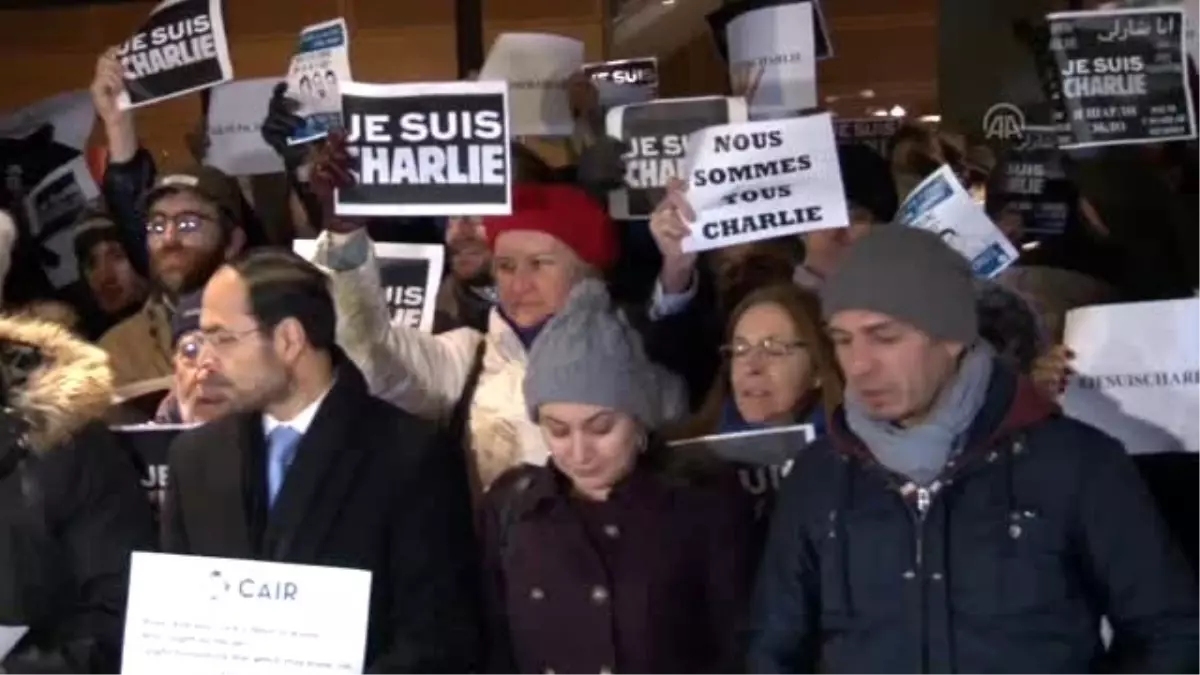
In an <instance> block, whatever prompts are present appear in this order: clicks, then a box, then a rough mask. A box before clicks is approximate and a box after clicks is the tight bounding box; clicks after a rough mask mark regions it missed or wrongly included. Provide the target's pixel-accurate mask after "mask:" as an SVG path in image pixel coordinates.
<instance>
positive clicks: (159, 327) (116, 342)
mask: <svg viewBox="0 0 1200 675" xmlns="http://www.w3.org/2000/svg"><path fill="white" fill-rule="evenodd" d="M172 313H173V310H172V309H171V307H170V305H168V304H167V303H166V302H165V301H164V299H163V298H162V296H154V297H151V298H150V299H149V300H147V301H146V304H145V305H143V306H142V308H141V309H140V310H138V311H137V312H135V313H134V314H133V315H131V316H130V317H129V318H127V319H125V320H124V321H122V322H121V323H118V324H117V325H115V326H113V327H112V328H110V329H108V331H107V332H105V333H104V335H103V336H101V338H100V342H99V345H100V348H101V349H103V350H104V351H106V352H108V358H109V363H110V364H111V366H112V371H113V378H114V380H115V382H114V384H115V385H116V386H117V387H125V386H127V385H130V384H135V383H138V382H144V381H146V380H154V379H158V378H160V377H166V376H168V375H171V374H172V373H174V372H175V367H174V364H173V360H172V359H173V354H174V350H172V348H171V315H172Z"/></svg>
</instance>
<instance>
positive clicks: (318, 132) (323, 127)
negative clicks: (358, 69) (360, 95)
mask: <svg viewBox="0 0 1200 675" xmlns="http://www.w3.org/2000/svg"><path fill="white" fill-rule="evenodd" d="M348 35H349V33H348V32H347V31H346V20H345V19H334V20H333V21H326V22H324V23H318V24H314V25H312V26H308V27H306V28H304V29H303V30H301V31H300V44H299V45H298V46H297V47H296V54H295V56H293V57H292V62H291V64H290V65H289V66H288V78H287V80H288V96H290V97H292V98H294V99H296V100H297V101H298V102H299V103H300V107H299V108H298V109H297V110H296V115H298V116H300V117H302V118H304V126H303V127H302V128H300V129H299V130H297V131H296V134H295V135H294V136H292V137H291V138H289V139H288V144H289V145H298V144H300V143H308V142H309V141H315V140H318V139H321V138H325V136H327V135H328V134H329V131H330V130H331V129H341V128H342V94H341V89H342V83H344V82H349V81H350V39H349V37H348Z"/></svg>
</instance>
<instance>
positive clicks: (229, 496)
mask: <svg viewBox="0 0 1200 675" xmlns="http://www.w3.org/2000/svg"><path fill="white" fill-rule="evenodd" d="M464 460H465V458H464V455H463V453H462V451H461V450H460V449H459V448H457V447H455V446H453V445H451V444H450V443H448V442H446V440H445V439H444V437H442V436H441V435H439V434H438V433H437V431H436V429H435V428H434V427H433V426H432V425H430V424H428V423H426V422H423V421H421V420H418V419H417V418H415V417H413V416H411V415H409V414H407V413H405V412H403V411H401V410H399V409H397V408H395V407H393V406H391V405H389V404H387V403H385V402H383V401H381V400H379V399H376V398H373V397H371V396H370V395H369V394H368V393H367V387H366V383H365V382H364V380H363V377H362V374H361V373H360V372H359V371H358V370H357V369H356V368H355V367H354V366H353V365H352V364H350V363H349V362H348V361H347V360H346V359H345V358H344V357H342V356H341V355H340V354H339V355H338V367H337V380H336V382H335V383H334V385H333V389H332V390H331V391H330V393H329V395H328V396H327V397H326V398H325V400H324V401H323V402H322V404H321V407H320V408H319V409H318V411H317V415H316V417H315V418H314V419H313V422H312V426H310V427H309V429H308V431H307V432H306V433H305V434H304V436H303V437H302V438H301V440H300V445H299V447H298V448H297V451H296V457H295V460H294V461H293V463H292V465H291V468H290V469H289V470H288V473H287V477H286V479H285V480H284V483H283V486H282V488H281V489H280V492H279V495H278V497H277V498H276V504H275V508H274V509H272V510H271V511H270V512H269V513H268V511H267V508H266V470H265V463H266V441H265V439H264V437H263V431H262V415H261V414H260V413H242V414H235V415H231V416H229V417H227V418H224V419H221V420H218V421H214V422H211V423H209V424H207V425H205V426H203V427H200V428H197V429H194V430H191V431H188V432H187V433H184V434H183V435H181V436H180V437H179V438H177V439H176V440H175V442H174V444H173V445H172V446H171V450H170V459H169V463H170V469H169V471H170V476H171V481H170V486H169V488H168V491H167V495H166V500H165V503H164V506H163V516H162V518H163V545H164V548H165V550H166V551H168V552H171V553H181V554H190V555H204V556H219V557H229V558H246V559H258V560H269V561H278V562H289V563H301V564H309V565H327V566H334V567H349V568H357V569H365V570H369V571H371V572H372V582H371V616H370V628H369V630H368V639H367V651H366V666H367V669H368V670H369V671H372V672H450V671H453V672H471V671H472V670H475V669H477V659H478V654H479V624H478V604H477V601H478V593H477V586H476V583H477V579H478V576H477V560H478V559H477V555H476V545H475V539H474V533H473V525H472V518H471V507H470V495H469V491H468V487H467V478H466V476H467V474H466V468H465V461H464Z"/></svg>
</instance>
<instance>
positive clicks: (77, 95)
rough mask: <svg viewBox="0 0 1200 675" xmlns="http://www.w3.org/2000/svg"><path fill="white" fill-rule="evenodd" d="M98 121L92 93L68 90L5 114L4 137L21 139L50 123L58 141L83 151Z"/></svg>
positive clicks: (0, 119) (0, 132)
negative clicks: (93, 126)
mask: <svg viewBox="0 0 1200 675" xmlns="http://www.w3.org/2000/svg"><path fill="white" fill-rule="evenodd" d="M95 121H96V106H95V105H93V104H92V95H91V93H90V92H88V91H86V90H83V91H68V92H65V93H62V94H58V95H57V96H52V97H50V98H46V99H42V100H41V101H38V102H37V103H33V104H31V105H27V106H25V107H24V108H21V109H19V110H14V111H12V112H9V113H6V114H4V116H3V117H0V136H2V137H6V138H21V137H24V136H28V135H29V134H32V133H33V132H35V131H37V130H38V129H39V128H41V127H42V126H43V125H46V124H50V125H52V126H53V127H54V140H55V141H56V142H58V143H62V144H63V145H66V146H69V147H72V148H75V149H76V150H83V149H84V148H86V147H87V144H88V138H89V137H91V135H92V125H93V124H95Z"/></svg>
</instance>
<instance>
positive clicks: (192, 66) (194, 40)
mask: <svg viewBox="0 0 1200 675" xmlns="http://www.w3.org/2000/svg"><path fill="white" fill-rule="evenodd" d="M118 59H119V60H120V62H121V68H122V69H123V70H124V71H125V76H124V80H125V90H126V94H125V96H123V97H122V98H121V101H120V104H121V107H122V108H123V109H128V108H136V107H138V106H142V105H147V104H150V103H155V102H158V101H163V100H166V99H169V98H174V97H176V96H182V95H183V94H187V93H190V92H193V91H197V90H200V89H205V88H208V87H211V86H213V85H217V84H220V83H222V82H226V81H228V80H231V79H233V66H232V64H231V63H230V60H229V44H228V43H227V42H226V38H225V19H224V16H223V15H222V12H221V0H164V2H161V3H159V5H158V6H157V7H156V8H155V9H154V12H153V13H151V14H150V18H149V19H148V20H147V21H146V23H145V25H143V26H142V28H141V29H140V30H139V31H138V32H137V34H135V35H134V36H133V37H131V38H129V39H128V40H126V41H125V43H124V44H123V45H121V47H120V49H119V52H118Z"/></svg>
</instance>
